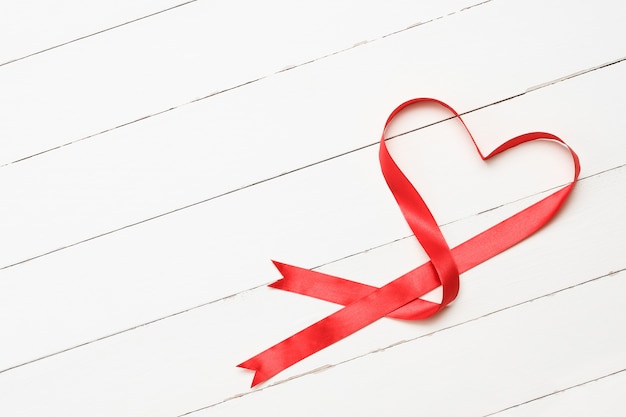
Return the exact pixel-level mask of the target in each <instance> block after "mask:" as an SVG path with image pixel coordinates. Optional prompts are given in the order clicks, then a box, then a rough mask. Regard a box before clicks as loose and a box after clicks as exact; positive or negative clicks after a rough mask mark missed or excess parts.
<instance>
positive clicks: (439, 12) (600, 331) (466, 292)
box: [0, 0, 626, 416]
mask: <svg viewBox="0 0 626 417" xmlns="http://www.w3.org/2000/svg"><path fill="white" fill-rule="evenodd" d="M473 2H474V0H458V1H455V2H428V3H429V4H422V3H423V2H410V4H409V2H398V3H397V4H395V3H394V4H392V3H390V2H385V3H382V2H359V3H357V2H333V3H332V4H331V3H328V4H323V3H319V2H316V3H315V4H311V5H298V6H293V5H291V4H290V3H287V2H283V3H281V2H279V1H277V0H269V1H268V2H263V3H255V2H230V3H227V4H221V3H215V2H210V1H207V0H198V1H195V2H193V3H189V4H188V5H186V6H183V7H179V8H176V9H174V10H171V11H168V12H166V13H160V14H158V15H155V16H151V17H148V18H145V19H140V20H138V21H136V22H132V23H130V24H128V25H123V26H122V27H120V28H116V29H114V30H110V31H106V32H104V33H100V34H96V35H95V36H88V37H86V38H85V39H83V40H80V41H77V42H71V43H69V44H67V45H64V46H61V47H58V48H53V49H51V50H49V51H47V52H43V53H40V54H36V55H34V56H31V57H27V58H25V59H22V60H18V61H15V62H13V63H10V64H7V65H2V66H0V91H2V94H0V114H2V117H0V165H2V166H0V191H2V194H1V197H0V268H1V269H0V334H1V335H2V343H0V415H2V416H4V415H9V416H20V415H23V416H33V415H63V416H72V415H81V416H83V415H85V414H88V415H96V416H97V415H106V416H110V415H115V416H142V415H145V416H176V415H181V414H187V413H190V414H187V415H193V416H208V415H220V416H222V415H249V414H252V413H255V414H261V415H266V414H269V415H277V416H279V415H287V414H289V415H293V414H296V415H353V414H354V415H381V414H384V415H387V414H390V415H446V416H448V415H459V416H487V415H503V416H507V415H590V414H593V415H623V414H624V411H626V407H625V405H624V402H623V398H622V397H623V395H622V394H621V392H622V391H623V386H624V380H623V378H624V372H625V371H624V369H625V368H626V356H625V355H624V353H623V352H625V351H626V350H625V349H624V348H625V347H626V339H625V336H624V332H623V331H622V329H623V328H624V324H626V323H625V322H624V320H625V319H626V314H624V313H625V310H624V305H623V301H622V298H623V297H622V294H623V292H624V290H626V287H625V285H626V284H625V283H624V278H626V276H625V275H624V274H625V272H624V271H626V264H625V258H624V249H623V248H624V247H625V246H626V221H624V216H623V213H624V208H625V207H626V200H625V197H624V193H623V190H624V187H625V186H626V163H625V161H624V158H625V156H626V149H624V147H625V146H626V145H624V143H626V142H624V141H623V140H622V137H623V132H624V131H626V126H625V125H624V123H626V122H625V121H624V118H623V117H622V114H621V109H623V108H624V106H625V104H626V103H624V101H625V100H626V88H625V87H626V86H625V84H624V83H623V79H624V75H625V74H624V71H625V69H624V68H626V63H624V61H623V60H624V57H626V53H624V52H625V51H626V49H625V47H624V43H623V42H622V39H623V38H624V35H625V34H626V33H625V32H624V25H623V21H624V17H626V8H625V7H624V6H623V5H622V4H621V2H618V1H608V0H606V1H601V2H594V3H593V4H591V3H585V2H574V3H575V4H571V2H565V1H548V2H539V1H535V0H533V1H530V2H523V3H519V2H506V1H503V0H491V1H487V2H484V3H480V4H478V5H476V6H475V7H472V8H469V9H463V8H464V7H466V6H468V5H471V4H472V3H473ZM88 3H89V2H86V3H85V4H83V3H81V4H80V5H77V4H74V3H73V2H70V1H69V0H68V1H66V2H64V3H62V4H58V9H57V10H56V11H55V13H57V14H56V16H60V17H58V19H59V21H58V22H54V21H53V18H52V16H55V15H53V14H48V10H49V6H48V5H42V3H37V4H39V5H42V6H41V7H40V8H38V9H37V10H36V11H33V13H32V15H30V16H31V17H32V20H30V21H24V22H23V24H16V23H11V24H10V25H1V24H0V26H2V28H0V35H1V36H2V37H3V39H5V40H6V38H9V37H15V38H16V39H15V40H14V42H12V43H11V45H10V47H3V46H0V56H2V54H9V55H11V54H13V55H15V54H18V55H19V54H21V53H22V52H19V51H33V50H35V49H38V48H45V47H53V46H54V45H55V44H58V42H65V41H67V40H71V39H72V38H73V37H76V36H79V37H80V36H85V35H89V34H90V33H93V32H94V31H98V30H101V29H100V28H105V27H110V25H115V24H119V23H120V22H121V23H123V21H125V20H126V19H135V18H138V17H141V16H142V15H143V16H145V13H151V11H154V10H161V9H162V7H166V6H164V5H165V4H166V3H167V0H159V1H157V2H132V3H133V4H130V3H129V4H124V5H122V4H121V3H119V2H115V1H113V2H107V3H106V4H102V5H97V6H95V5H92V6H93V7H90V6H89V4H88ZM34 4H35V3H34V2H33V1H32V0H29V1H27V2H23V3H22V5H19V4H3V5H2V6H0V9H1V10H3V11H6V10H12V12H11V13H9V14H2V13H0V15H2V16H0V20H2V19H5V20H6V19H9V20H14V21H15V22H17V21H18V20H20V18H19V17H18V15H19V13H21V12H20V10H24V9H25V8H28V7H31V5H34ZM167 4H170V3H167ZM281 5H282V6H284V7H280V6H281ZM33 7H34V6H33ZM64 7H65V8H67V7H69V8H71V9H72V10H73V11H74V12H75V13H74V14H69V13H63V10H64V9H63V8H64ZM385 8H387V9H385ZM462 9H463V10H462ZM66 10H67V9H66ZM278 10H280V13H279V12H277V11H278ZM217 11H219V13H217ZM7 16H8V17H7ZM38 16H39V17H38ZM41 16H50V20H48V21H47V22H45V23H42V24H38V23H37V22H38V20H37V19H39V21H41ZM210 21H212V22H214V24H212V25H209V24H207V23H208V22H210ZM418 21H422V23H424V24H422V25H421V26H418V27H413V28H411V29H407V30H403V29H404V28H406V27H407V26H409V25H412V24H415V23H417V22H418ZM29 22H30V23H29ZM116 22H117V23H116ZM33 25H36V26H37V27H38V28H40V32H39V33H30V32H32V28H33ZM46 25H47V26H46ZM46 28H48V29H46ZM20 31H22V33H30V35H29V36H26V37H22V38H20V37H19V36H16V35H15V34H17V33H19V32H20ZM29 31H30V32H29ZM46 31H48V32H49V33H50V35H49V36H47V35H46ZM397 31H399V32H398V33H395V32H397ZM7 33H9V35H6V34H7ZM285 34H288V36H286V35H285ZM387 35H389V36H387ZM59 39H61V41H59ZM63 39H65V40H63ZM363 40H366V41H368V42H366V43H365V44H361V45H358V46H355V45H354V44H356V43H359V42H360V41H363ZM5 43H6V42H5ZM5 43H2V45H4V44H5ZM37 45H41V46H37ZM44 45H46V46H44ZM16 51H17V52H16ZM24 53H25V54H28V53H29V52H24ZM327 54H331V55H330V56H325V55H327ZM13 55H12V56H13ZM7 56H8V55H7ZM253 57H256V58H257V59H252V58H253ZM308 61H312V62H310V63H307V62H308ZM0 62H2V61H1V60H0ZM236 63H244V64H245V65H239V66H235V65H234V64H236ZM607 63H613V64H612V65H607ZM300 64H302V65H300ZM292 65H295V66H296V67H295V68H293V69H291V70H289V71H281V69H284V68H285V67H288V66H292ZM257 78H262V79H261V80H259V81H254V80H255V79H257ZM248 82H250V83H249V84H246V85H245V86H242V87H240V88H236V89H234V90H230V91H227V92H223V93H219V94H216V95H214V96H212V97H210V98H208V99H204V100H200V101H198V102H196V103H193V104H185V103H188V102H189V101H191V100H194V99H196V98H200V97H205V96H206V95H207V94H210V93H211V92H212V91H221V90H224V89H228V88H230V87H233V86H235V85H237V84H240V83H248ZM516 95H519V96H516ZM415 96H434V97H438V98H441V99H443V100H445V101H448V102H449V103H450V104H452V105H453V106H454V107H455V108H457V109H458V110H460V111H468V110H472V109H475V108H477V107H481V106H485V105H489V104H492V105H490V106H488V107H486V108H483V109H481V110H478V111H475V112H472V113H470V114H468V115H467V117H466V120H467V122H468V124H469V126H470V128H471V129H472V132H473V133H475V135H476V137H477V139H478V141H479V144H480V145H481V148H482V149H484V150H489V149H493V147H495V146H497V144H499V143H500V142H501V141H502V140H504V139H506V138H508V137H511V136H513V135H515V134H519V133H522V132H525V131H528V130H546V131H550V132H553V133H556V134H558V135H560V136H562V137H563V138H564V139H566V140H567V141H568V143H570V144H572V146H573V147H574V148H575V149H576V151H577V152H578V153H579V154H580V156H581V160H582V166H583V179H582V180H581V182H580V184H579V185H578V186H577V188H576V190H575V191H574V193H573V195H572V199H571V201H570V202H569V203H568V204H567V205H566V206H565V207H564V210H563V212H562V213H561V214H560V215H559V216H558V217H557V218H556V219H555V220H554V221H553V222H551V223H550V224H549V226H548V227H547V228H546V229H544V230H542V231H541V232H539V233H538V234H537V235H536V236H533V237H532V238H530V239H529V240H527V241H525V242H523V243H522V244H520V245H518V246H516V247H515V248H513V249H511V250H509V251H507V252H505V253H503V254H501V255H499V256H497V257H496V258H494V259H491V260H489V261H488V262H486V263H484V264H483V265H480V266H479V267H477V268H475V269H473V270H471V271H469V272H468V273H466V274H464V275H463V277H462V288H461V293H460V296H459V298H458V299H457V300H456V301H455V303H454V304H453V305H452V306H451V307H450V308H448V309H446V311H445V312H444V313H442V314H439V315H438V316H437V317H434V318H433V319H431V320H428V321H425V322H420V323H405V322H400V321H396V320H387V319H383V320H380V321H379V322H377V323H375V324H373V325H371V326H369V327H367V328H366V329H363V330H362V331H359V332H357V333H356V334H355V335H353V336H351V337H349V338H347V339H345V340H343V341H341V342H340V343H337V344H335V345H333V346H332V347H330V348H328V349H326V350H324V351H322V352H319V353H318V354H316V355H314V356H312V357H310V358H307V359H306V360H304V361H302V362H300V363H298V364H297V365H295V366H294V367H292V368H290V369H288V370H287V371H285V372H284V373H281V374H280V375H278V376H277V377H276V378H274V379H272V380H270V381H269V383H267V384H264V385H262V386H261V387H260V389H255V390H251V389H249V388H248V386H249V384H250V381H251V378H252V374H251V372H248V371H245V370H241V369H237V368H235V364H237V363H239V362H241V361H242V360H244V359H246V358H248V357H249V356H251V355H253V354H255V353H258V352H259V351H260V350H262V349H265V348H267V347H268V346H270V345H271V344H273V343H276V342H278V341H280V340H281V339H282V338H284V337H286V336H288V335H290V334H292V333H293V332H295V331H297V330H300V329H301V328H303V327H304V326H306V325H307V324H309V323H312V322H314V321H316V320H318V319H320V318H322V317H324V316H325V315H327V314H329V313H330V312H332V311H334V310H335V309H337V308H338V307H337V306H334V305H331V304H329V303H325V302H321V301H318V300H313V299H308V298H306V297H302V296H298V295H294V294H288V293H283V292H281V291H277V290H271V289H268V288H266V287H265V286H263V285H264V284H266V283H268V282H269V281H271V280H273V279H276V278H278V273H277V272H276V271H275V270H274V269H273V268H272V265H271V264H270V262H269V259H270V258H274V259H278V260H281V261H285V262H290V263H294V264H297V265H300V266H304V267H314V266H316V265H320V264H325V265H324V266H322V267H321V268H320V269H321V270H323V271H326V272H330V273H334V274H339V275H342V276H346V277H349V278H353V279H358V280H359V281H363V282H368V283H374V284H383V283H385V282H387V281H388V280H389V279H392V278H394V277H395V276H397V275H399V274H400V273H402V272H405V271H406V270H408V269H410V268H413V267H414V266H415V265H417V264H419V263H420V262H423V261H425V260H426V257H425V255H424V254H423V251H422V250H421V249H420V248H419V246H418V245H417V244H416V243H415V241H414V239H412V238H410V237H407V236H408V234H409V231H408V229H407V227H406V226H405V225H404V222H403V220H402V218H401V217H400V215H399V213H398V210H397V207H395V205H394V203H393V200H392V198H391V195H390V194H389V192H388V190H387V189H386V187H385V185H384V183H383V181H382V177H381V176H380V174H379V170H378V165H377V159H376V147H375V146H373V145H372V146H369V147H367V145H370V144H374V143H375V142H376V141H377V139H378V135H379V133H380V132H379V130H380V127H381V125H382V123H383V121H384V119H385V117H386V115H387V113H388V112H389V111H390V110H391V109H392V108H393V107H394V106H395V105H397V104H399V103H400V102H401V101H402V100H404V99H407V98H411V97H415ZM512 96H516V97H514V98H511V97H512ZM170 108H175V109H174V110H172V111H167V112H163V113H159V112H161V111H163V110H167V109H170ZM156 113H159V114H156ZM151 114H152V115H153V116H151V117H148V118H147V119H145V120H142V121H140V122H137V123H132V124H130V125H128V126H125V127H123V128H116V126H117V125H120V124H124V123H127V122H129V121H132V120H133V119H136V118H140V117H143V116H147V115H151ZM442 117H445V115H442V113H441V112H438V111H433V110H432V109H427V110H424V111H422V112H419V113H417V114H414V113H411V112H408V113H407V114H405V115H403V117H401V118H400V120H398V121H397V122H396V123H394V125H393V126H392V128H391V129H390V130H391V133H392V134H395V133H401V132H405V131H407V130H410V129H413V128H416V127H419V126H423V125H425V124H428V123H429V122H431V121H436V120H439V119H441V118H442ZM101 131H107V132H106V133H103V134H97V133H98V132H101ZM92 134H96V136H92V137H89V138H87V139H86V140H80V139H81V138H84V137H87V136H90V135H92ZM74 141H77V142H75V143H73V142H74ZM66 143H71V144H69V145H68V146H63V147H61V148H59V149H57V150H54V151H50V152H44V153H42V154H40V155H37V156H36V157H33V158H29V159H25V160H23V161H19V162H15V163H13V162H11V161H15V160H16V159H20V158H23V157H27V156H29V155H33V154H34V153H37V152H42V151H46V149H49V148H52V147H55V146H59V145H63V144H66ZM364 146H365V148H363V147H364ZM390 146H391V147H392V151H393V152H394V155H395V156H396V158H397V159H398V160H399V162H400V164H401V165H402V168H403V170H405V172H407V173H408V174H409V176H410V177H411V178H412V179H414V181H415V183H416V184H417V185H418V188H419V189H420V191H421V192H422V193H423V194H424V196H425V198H426V199H427V201H428V203H429V205H430V206H431V208H432V209H433V211H434V213H435V216H436V218H437V219H438V220H439V222H440V223H443V224H444V226H443V232H444V234H445V236H446V238H447V239H448V241H449V242H450V243H451V244H452V245H455V244H457V243H459V242H461V241H463V240H465V239H467V238H468V237H470V236H472V235H474V234H476V233H478V232H480V231H481V230H484V229H485V228H486V227H488V226H490V225H492V224H493V223H495V222H496V221H498V220H499V219H502V218H504V217H506V216H507V215H510V214H512V213H514V212H515V211H517V210H519V209H520V208H521V207H524V206H526V205H527V204H530V202H532V201H536V200H537V199H538V198H540V196H541V195H545V194H546V192H545V190H546V189H547V188H550V187H553V186H555V185H557V184H561V183H563V182H565V181H567V180H568V179H569V175H570V173H571V165H570V161H569V160H568V158H567V155H566V153H564V152H563V150H562V149H560V148H559V147H558V146H553V145H550V144H533V145H531V146H525V147H524V148H520V149H519V150H515V151H512V152H509V153H508V154H507V155H504V156H503V157H502V158H499V159H498V160H494V161H492V162H490V163H488V164H483V163H481V162H480V161H478V160H477V159H476V158H472V157H471V155H472V150H471V146H470V144H469V142H468V141H467V140H463V135H462V132H459V127H458V124H456V123H455V122H446V123H441V124H437V125H435V126H432V127H429V128H426V129H422V130H419V131H416V132H413V133H410V134H407V135H403V136H401V137H399V138H396V139H394V140H392V141H390ZM361 148H363V149H361ZM343 153H348V154H346V155H341V156H339V157H336V156H337V155H340V154H343ZM333 157H334V158H333ZM327 158H333V159H332V160H329V161H325V162H321V163H318V162H320V161H322V160H324V159H327ZM309 164H315V165H314V166H310V167H307V165H309ZM302 167H304V168H303V169H299V168H302ZM529 168H530V169H529ZM283 173H284V175H280V174H283ZM276 175H279V177H277V178H275V179H272V180H271V181H265V182H260V183H257V182H259V181H261V180H263V179H266V178H270V177H273V176H276ZM239 187H245V188H243V189H241V190H238V191H236V192H232V193H229V192H230V191H233V190H236V189H237V188H239ZM455 187H456V188H455ZM470 191H471V192H470ZM220 193H229V194H227V195H223V196H219V194H220ZM214 196H218V197H216V198H214V199H212V200H210V201H206V202H205V203H203V204H198V205H195V206H193V207H189V208H186V209H183V210H179V211H176V212H175V213H172V214H169V215H166V216H163V217H159V218H157V219H153V220H150V217H151V216H155V215H159V214H161V213H164V212H167V211H169V210H177V209H180V208H182V207H184V206H185V205H188V204H193V203H196V202H199V201H202V200H205V199H210V198H211V197H214ZM477 213H480V214H477ZM144 221H145V222H144ZM134 222H143V223H141V224H139V225H136V226H133V227H127V228H123V229H120V230H116V229H117V228H120V227H124V226H126V225H130V224H132V223H134ZM99 233H108V234H107V235H106V236H102V237H99V238H95V239H92V240H89V241H85V242H80V241H81V240H82V239H86V238H90V237H93V236H95V235H97V234H99ZM77 242H78V244H75V245H73V244H74V243H77ZM66 245H73V246H71V247H68V248H63V246H66ZM56 249H59V250H58V251H55V252H54V253H51V254H49V255H46V256H41V257H37V258H36V259H30V260H29V259H28V258H29V257H36V256H38V255H41V254H43V253H44V252H46V251H50V250H56ZM20 261H23V262H22V263H20V264H19V265H15V266H9V267H7V266H8V265H10V264H12V263H15V262H20ZM3 267H4V268H3ZM436 295H437V294H434V295H433V296H434V297H436ZM427 336H428V337H427ZM80 345H82V346H80ZM424 358H426V359H424ZM446 359H447V361H446ZM429 378H431V379H430V380H429ZM594 381H595V382H594ZM441 387H445V388H446V389H447V390H448V391H447V392H446V391H444V390H442V389H441ZM194 410H197V411H196V412H194Z"/></svg>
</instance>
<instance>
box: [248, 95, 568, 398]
mask: <svg viewBox="0 0 626 417" xmlns="http://www.w3.org/2000/svg"><path fill="white" fill-rule="evenodd" d="M425 102H426V103H436V104H438V105H441V106H443V107H445V108H446V109H448V110H449V111H450V112H451V113H452V114H453V115H454V116H455V117H456V118H458V119H459V121H461V123H462V124H463V127H464V128H465V130H466V131H467V133H468V134H469V137H470V138H471V140H472V142H473V143H474V146H475V147H476V150H477V151H478V154H479V155H480V157H481V158H482V159H483V160H487V159H489V158H491V157H493V156H495V155H498V154H499V153H502V152H504V151H506V150H508V149H511V148H513V147H515V146H517V145H520V144H522V143H525V142H530V141H533V140H552V141H556V142H559V143H560V144H562V145H563V146H564V147H565V148H566V149H567V150H568V151H569V153H570V155H571V157H572V160H573V162H574V179H573V180H572V181H571V182H570V183H569V184H567V185H566V186H565V187H563V188H561V189H560V190H558V191H556V192H554V193H552V194H551V195H549V196H548V197H545V198H544V199H542V200H540V201H539V202H537V203H535V204H533V205H531V206H529V207H527V208H526V209H524V210H522V211H520V212H519V213H517V214H515V215H513V216H511V217H509V218H508V219H506V220H504V221H502V222H500V223H498V224H496V225H495V226H493V227H491V228H490V229H487V230H485V231H484V232H482V233H480V234H478V235H476V236H474V237H473V238H471V239H469V240H467V241H466V242H464V243H462V244H460V245H459V246H456V247H455V248H452V249H450V248H449V247H448V244H447V243H446V241H445V239H444V237H443V235H442V233H441V230H440V229H439V226H438V225H437V222H436V221H435V219H434V218H433V215H432V214H431V212H430V210H429V209H428V207H427V206H426V203H425V202H424V200H423V199H422V197H421V196H420V194H419V193H418V192H417V190H416V189H415V188H414V187H413V185H412V184H411V183H410V182H409V180H408V179H407V178H406V176H405V175H404V174H403V173H402V171H401V170H400V168H398V166H397V165H396V163H395V161H394V160H393V158H392V157H391V155H390V154H389V151H388V150H387V145H386V144H385V130H386V128H387V126H388V125H389V123H390V122H391V120H392V119H393V118H394V117H395V116H396V115H397V114H398V113H399V112H401V111H402V110H403V109H405V108H406V107H407V106H410V105H413V104H417V103H425ZM379 159H380V166H381V169H382V172H383V175H384V177H385V180H386V181H387V185H388V186H389V189H390V190H391V192H392V194H393V196H394V198H395V199H396V201H397V203H398V206H399V207H400V210H401V211H402V214H403V215H404V218H405V220H406V221H407V223H408V224H409V227H410V228H411V230H412V231H413V233H414V234H415V237H416V238H417V239H418V241H419V242H420V244H421V245H422V247H423V248H424V250H425V251H426V253H427V254H428V256H429V257H430V261H429V262H427V263H425V264H423V265H421V266H420V267H418V268H416V269H414V270H412V271H410V272H408V273H406V274H404V275H402V276H400V277H399V278H396V279H395V280H393V281H391V282H390V283H388V284H387V285H385V286H383V287H380V288H377V287H373V286H370V285H365V284H361V283H358V282H354V281H350V280H346V279H343V278H339V277H335V276H332V275H327V274H322V273H320V272H316V271H312V270H308V269H303V268H299V267H296V266H291V265H287V264H282V263H279V262H274V264H275V265H276V267H277V268H278V270H279V271H280V272H281V274H282V275H283V278H282V279H280V280H278V281H276V282H274V283H273V284H271V285H270V286H271V287H273V288H279V289H281V290H285V291H291V292H295V293H298V294H303V295H308V296H310V297H315V298H319V299H322V300H326V301H330V302H332V303H336V304H341V305H344V306H345V307H344V308H342V309H340V310H339V311H337V312H336V313H333V314H331V315H330V316H328V317H326V318H324V319H322V320H320V321H318V322H317V323H315V324H313V325H311V326H309V327H307V328H306V329H304V330H302V331H300V332H298V333H296V334H294V335H293V336H291V337H289V338H287V339H285V340H283V341H282V342H280V343H278V344H276V345H274V346H272V347H270V348H269V349H267V350H265V351H263V352H261V353H259V354H258V355H256V356H254V357H253V358H250V359H248V360H247V361H245V362H243V363H241V364H239V365H237V366H239V367H241V368H246V369H250V370H253V371H255V375H254V380H253V381H252V386H255V385H257V384H259V383H261V382H263V381H266V380H267V379H269V378H271V377H273V376H274V375H276V374H277V373H279V372H281V371H283V370H284V369H286V368H288V367H290V366H291V365H293V364H295V363H297V362H299V361H300V360H302V359H304V358H306V357H307V356H310V355H312V354H313V353H315V352H317V351H319V350H321V349H324V348H325V347H327V346H330V345H331V344H333V343H335V342H337V341H339V340H341V339H343V338H344V337H346V336H348V335H350V334H352V333H354V332H356V331H358V330H359V329H361V328H363V327H365V326H367V325H368V324H371V323H373V322H375V321H376V320H378V319H380V318H382V317H385V316H387V317H392V318H398V319H405V320H417V319H424V318H426V317H430V316H432V315H433V314H435V313H437V312H438V311H439V310H441V309H442V308H444V307H445V306H446V305H448V304H450V302H452V301H453V300H454V299H455V297H456V296H457V294H458V291H459V274H462V273H463V272H465V271H467V270H469V269H471V268H473V267H474V266H476V265H478V264H480V263H482V262H484V261H486V260H487V259H489V258H491V257H493V256H495V255H497V254H498V253H500V252H502V251H504V250H506V249H508V248H510V247H511V246H513V245H515V244H516V243H518V242H520V241H522V240H524V239H525V238H527V237H528V236H530V235H531V234H533V233H534V232H536V231H537V230H539V229H540V228H541V227H542V226H543V225H545V224H546V223H547V222H548V221H549V220H550V219H551V218H552V217H553V216H554V215H555V214H556V212H557V211H558V210H559V208H560V207H561V205H563V203H564V202H565V200H566V199H567V197H568V195H569V194H570V192H571V191H572V189H573V187H574V184H575V183H576V180H577V179H578V175H579V174H580V162H579V160H578V156H577V155H576V153H575V152H574V151H573V150H572V149H571V148H570V147H569V146H568V145H567V144H566V143H565V142H563V141H562V140H561V139H559V138H558V137H557V136H555V135H552V134H550V133H545V132H532V133H526V134H524V135H520V136H517V137H515V138H513V139H510V140H508V141H506V142H505V143H504V144H502V145H500V146H499V147H498V148H496V149H495V150H494V151H493V152H491V153H490V154H489V155H487V156H484V155H483V154H482V153H481V151H480V149H479V148H478V146H477V145H476V141H475V140H474V138H473V137H472V134H471V133H470V132H469V130H468V128H467V126H466V125H465V122H463V120H462V118H461V116H460V115H459V114H458V113H457V112H456V111H455V110H454V109H453V108H452V107H450V106H449V105H447V104H445V103H443V102H441V101H439V100H435V99H432V98H417V99H413V100H409V101H407V102H404V103H402V104H401V105H400V106H398V107H397V108H396V109H395V110H394V111H393V112H392V113H391V114H390V115H389V118H388V119H387V122H386V123H385V129H384V130H383V134H382V137H381V139H380V151H379ZM440 285H441V286H442V289H443V296H442V300H441V303H433V302H430V301H426V300H422V299H420V297H421V296H423V295H424V294H426V293H428V292H430V291H432V290H434V289H435V288H437V287H439V286H440Z"/></svg>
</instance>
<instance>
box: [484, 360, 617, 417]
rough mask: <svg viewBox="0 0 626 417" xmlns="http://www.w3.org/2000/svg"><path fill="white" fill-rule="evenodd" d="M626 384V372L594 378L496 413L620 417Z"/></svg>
mask: <svg viewBox="0 0 626 417" xmlns="http://www.w3.org/2000/svg"><path fill="white" fill-rule="evenodd" d="M624 387H626V371H622V372H620V373H619V374H616V375H611V376H609V377H605V378H602V379H599V380H592V381H591V382H588V383H585V384H584V385H580V386H577V387H574V388H572V389H568V390H567V391H563V392H557V393H554V394H553V395H549V396H548V397H545V398H540V399H537V400H536V401H532V402H530V403H528V404H524V405H521V406H519V407H515V408H512V409H509V410H506V411H503V412H501V413H497V414H495V415H496V416H498V417H514V416H519V417H523V416H536V417H541V416H555V415H568V416H572V417H579V416H580V417H584V416H590V415H598V416H607V417H619V416H621V415H622V414H623V413H624V410H626V396H624Z"/></svg>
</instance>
